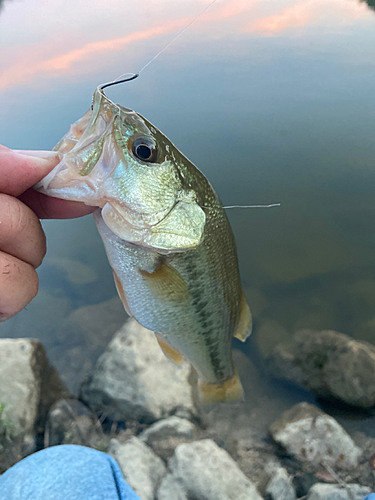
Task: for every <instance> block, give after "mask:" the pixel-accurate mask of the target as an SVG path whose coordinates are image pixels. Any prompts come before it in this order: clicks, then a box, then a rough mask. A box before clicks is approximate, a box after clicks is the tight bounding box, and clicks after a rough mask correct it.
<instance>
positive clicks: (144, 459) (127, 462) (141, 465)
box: [108, 437, 166, 500]
mask: <svg viewBox="0 0 375 500" xmlns="http://www.w3.org/2000/svg"><path fill="white" fill-rule="evenodd" d="M108 453H109V454H110V455H112V456H113V458H114V459H115V460H116V461H117V463H118V464H119V466H120V469H121V472H122V475H123V476H124V479H125V481H127V482H128V483H129V485H130V486H131V487H132V488H133V489H134V491H135V492H136V493H137V494H138V495H139V496H140V497H141V499H142V500H154V497H155V493H156V489H157V488H158V486H159V483H160V481H161V479H162V477H163V476H164V475H165V473H166V467H165V465H164V463H163V461H162V460H161V459H160V458H159V457H157V456H156V455H155V453H153V452H152V451H151V449H150V448H149V447H148V446H146V445H145V444H144V443H142V441H140V440H139V439H138V438H136V437H133V438H131V439H130V440H129V441H128V442H126V443H125V444H121V443H120V442H119V441H118V440H117V439H112V440H111V443H110V447H109V451H108Z"/></svg>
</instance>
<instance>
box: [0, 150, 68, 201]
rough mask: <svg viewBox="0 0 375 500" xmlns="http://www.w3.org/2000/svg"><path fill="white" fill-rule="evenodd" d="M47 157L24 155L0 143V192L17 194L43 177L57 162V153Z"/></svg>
mask: <svg viewBox="0 0 375 500" xmlns="http://www.w3.org/2000/svg"><path fill="white" fill-rule="evenodd" d="M50 153H51V152H50V151H48V152H46V155H47V156H48V158H40V157H36V156H26V155H23V154H19V153H15V152H14V151H12V150H11V149H8V148H6V147H5V146H1V145H0V162H1V176H0V192H2V193H6V194H10V195H12V196H19V195H20V194H21V193H23V192H24V191H25V190H26V189H27V188H29V187H31V186H33V185H34V184H35V183H37V182H39V181H40V180H41V179H43V177H45V176H46V175H47V174H48V173H49V172H50V171H51V170H52V169H53V168H54V167H55V166H56V165H57V164H58V163H59V161H60V160H59V156H58V154H57V153H55V154H54V155H52V156H51V154H50Z"/></svg>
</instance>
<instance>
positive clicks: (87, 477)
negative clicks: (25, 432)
mask: <svg viewBox="0 0 375 500" xmlns="http://www.w3.org/2000/svg"><path fill="white" fill-rule="evenodd" d="M0 500H140V498H139V497H138V495H136V493H134V491H133V490H132V489H131V488H130V486H129V485H128V484H127V483H126V482H125V480H124V478H123V477H122V475H121V471H120V468H119V466H118V465H117V463H116V461H115V460H114V459H113V458H112V457H111V456H109V455H107V454H106V453H102V452H101V451H97V450H94V449H92V448H86V447H84V446H76V445H61V446H53V447H52V448H47V449H45V450H42V451H38V452H37V453H34V454H33V455H30V456H29V457H26V458H25V459H23V460H21V462H18V463H17V464H16V465H14V466H13V467H11V468H10V469H9V470H7V471H6V472H5V473H4V474H3V475H2V476H0Z"/></svg>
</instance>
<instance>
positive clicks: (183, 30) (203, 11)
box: [138, 0, 217, 75]
mask: <svg viewBox="0 0 375 500" xmlns="http://www.w3.org/2000/svg"><path fill="white" fill-rule="evenodd" d="M216 1H217V0H213V1H212V2H211V3H209V4H208V5H207V6H206V7H205V8H204V9H203V10H202V12H200V14H198V15H197V17H195V18H194V19H193V20H192V21H190V23H189V24H188V25H187V26H185V28H183V29H182V30H181V31H180V32H179V33H177V35H176V36H175V37H174V38H172V40H170V41H169V42H168V43H167V45H166V46H165V47H164V48H163V49H161V50H160V51H159V52H158V53H157V54H156V56H154V57H153V58H152V59H151V61H149V62H148V63H147V64H145V65H144V66H143V68H141V69H140V70H139V71H138V75H139V74H140V73H142V71H143V70H144V69H145V68H147V66H149V65H150V64H151V63H152V62H153V61H155V59H156V58H157V57H159V56H160V54H161V53H162V52H164V51H165V49H167V48H168V47H169V46H170V45H171V44H172V43H173V42H174V41H175V40H177V38H179V37H180V36H181V35H182V34H183V33H185V31H186V30H187V29H188V28H190V26H191V25H192V24H194V23H195V21H197V20H198V19H199V18H200V17H201V16H202V15H203V14H204V13H205V12H206V11H207V10H208V9H209V8H210V7H211V6H212V5H213V4H214V3H216Z"/></svg>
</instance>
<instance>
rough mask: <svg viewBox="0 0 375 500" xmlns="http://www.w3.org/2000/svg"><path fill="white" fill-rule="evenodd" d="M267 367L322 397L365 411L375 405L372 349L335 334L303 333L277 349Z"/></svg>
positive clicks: (374, 351)
mask: <svg viewBox="0 0 375 500" xmlns="http://www.w3.org/2000/svg"><path fill="white" fill-rule="evenodd" d="M267 363H268V367H269V368H270V370H271V371H272V372H273V374H274V375H275V376H277V377H282V378H285V379H287V380H290V381H292V382H294V383H296V384H299V385H301V386H303V387H304V388H307V389H310V390H312V391H313V392H314V393H315V394H316V395H318V396H322V397H334V398H336V399H339V400H341V401H343V402H345V403H347V404H350V405H354V406H360V407H364V408H368V407H371V406H373V405H374V404H375V346H373V345H371V344H369V343H367V342H358V341H356V340H353V339H351V338H350V337H348V336H346V335H344V334H342V333H337V332H335V331H330V330H326V331H321V332H316V331H313V330H303V331H300V332H297V333H296V334H295V335H294V338H293V341H292V342H290V343H286V344H280V345H278V346H276V348H275V349H274V351H273V352H272V354H271V355H270V356H269V358H268V360H267Z"/></svg>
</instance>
